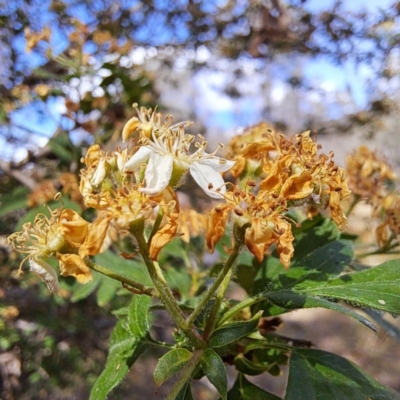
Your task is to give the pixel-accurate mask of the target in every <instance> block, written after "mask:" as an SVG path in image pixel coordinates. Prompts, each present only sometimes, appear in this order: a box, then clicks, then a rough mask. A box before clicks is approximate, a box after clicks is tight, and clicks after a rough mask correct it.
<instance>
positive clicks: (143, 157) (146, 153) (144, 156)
mask: <svg viewBox="0 0 400 400" xmlns="http://www.w3.org/2000/svg"><path fill="white" fill-rule="evenodd" d="M152 153H153V150H152V149H151V147H149V146H142V147H140V149H139V150H138V151H137V152H136V153H135V154H134V155H133V156H132V157H131V158H130V160H128V161H127V162H126V164H125V167H124V171H134V170H135V169H137V168H139V167H140V166H141V165H142V164H143V163H145V162H146V161H147V160H148V159H149V157H150V154H152Z"/></svg>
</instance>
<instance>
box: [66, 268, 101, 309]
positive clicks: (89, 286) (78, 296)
mask: <svg viewBox="0 0 400 400" xmlns="http://www.w3.org/2000/svg"><path fill="white" fill-rule="evenodd" d="M92 276H93V280H91V281H89V282H88V283H85V284H84V285H82V284H81V283H78V282H75V283H74V284H73V286H72V287H71V289H70V290H71V292H72V296H71V299H70V300H71V301H72V302H73V303H76V302H77V301H80V300H83V299H86V297H88V296H90V295H91V294H92V293H93V292H94V291H95V290H96V289H97V287H98V286H99V284H100V282H101V275H100V274H98V273H97V272H94V271H92Z"/></svg>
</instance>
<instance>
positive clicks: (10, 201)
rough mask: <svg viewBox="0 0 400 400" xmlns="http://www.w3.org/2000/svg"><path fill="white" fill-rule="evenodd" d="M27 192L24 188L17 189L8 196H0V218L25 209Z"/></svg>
mask: <svg viewBox="0 0 400 400" xmlns="http://www.w3.org/2000/svg"><path fill="white" fill-rule="evenodd" d="M28 192H29V191H28V189H26V188H24V187H17V188H16V189H14V190H13V191H12V192H11V193H9V194H2V195H0V217H2V216H3V215H6V214H8V213H10V212H12V211H16V210H20V209H23V208H25V207H26V195H27V194H28Z"/></svg>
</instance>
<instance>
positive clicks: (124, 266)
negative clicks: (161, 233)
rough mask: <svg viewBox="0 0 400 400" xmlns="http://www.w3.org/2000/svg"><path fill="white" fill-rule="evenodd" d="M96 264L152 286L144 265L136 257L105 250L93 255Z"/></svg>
mask: <svg viewBox="0 0 400 400" xmlns="http://www.w3.org/2000/svg"><path fill="white" fill-rule="evenodd" d="M94 260H95V262H96V263H97V264H99V265H101V266H102V267H105V268H108V269H109V270H111V271H114V272H116V273H118V274H119V275H122V276H125V277H126V278H130V279H132V280H135V281H137V282H140V283H142V284H143V285H146V286H152V281H151V278H150V275H149V273H148V272H147V268H146V267H145V265H144V264H143V263H142V262H140V261H139V260H136V259H129V260H127V259H125V258H123V257H121V256H118V255H116V254H114V253H112V252H111V251H106V252H104V253H102V254H98V255H97V256H95V257H94Z"/></svg>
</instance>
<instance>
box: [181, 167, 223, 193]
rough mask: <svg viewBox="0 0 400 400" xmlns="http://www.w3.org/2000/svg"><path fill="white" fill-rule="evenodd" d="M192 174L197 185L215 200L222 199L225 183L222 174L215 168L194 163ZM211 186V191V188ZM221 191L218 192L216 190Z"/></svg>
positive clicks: (190, 169)
mask: <svg viewBox="0 0 400 400" xmlns="http://www.w3.org/2000/svg"><path fill="white" fill-rule="evenodd" d="M189 171H190V174H191V175H192V176H193V179H194V180H195V181H196V182H197V184H198V185H199V186H200V187H201V188H202V189H203V190H204V191H205V192H206V193H207V194H208V195H209V196H210V197H213V198H214V199H222V198H223V196H222V195H221V194H220V193H225V191H226V188H225V182H224V180H223V179H222V176H221V174H220V173H219V172H218V171H216V170H215V169H214V166H210V165H205V164H203V163H200V162H194V163H193V164H192V165H191V166H190V168H189ZM210 186H211V189H209V187H210ZM219 188H220V189H221V190H220V191H219V193H218V192H216V191H215V189H219Z"/></svg>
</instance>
